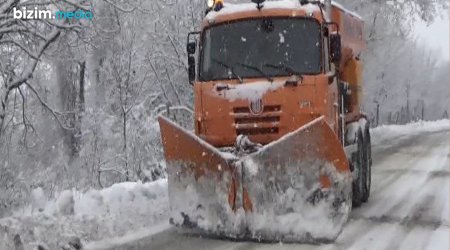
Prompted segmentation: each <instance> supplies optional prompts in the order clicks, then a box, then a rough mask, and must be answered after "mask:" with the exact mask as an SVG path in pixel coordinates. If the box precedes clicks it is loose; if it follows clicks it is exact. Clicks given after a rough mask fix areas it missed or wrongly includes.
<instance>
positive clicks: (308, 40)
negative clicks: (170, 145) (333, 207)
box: [188, 0, 364, 147]
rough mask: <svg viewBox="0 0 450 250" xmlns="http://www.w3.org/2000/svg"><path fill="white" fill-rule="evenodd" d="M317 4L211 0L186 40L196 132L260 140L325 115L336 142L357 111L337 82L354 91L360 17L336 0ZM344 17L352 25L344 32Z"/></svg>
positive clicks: (218, 142)
mask: <svg viewBox="0 0 450 250" xmlns="http://www.w3.org/2000/svg"><path fill="white" fill-rule="evenodd" d="M322 7H326V6H321V4H317V3H309V2H308V1H289V0H285V1H276V2H264V3H262V2H261V3H259V4H254V3H248V4H238V5H232V4H226V3H223V2H222V1H215V3H214V5H213V6H211V9H209V11H208V13H207V15H206V17H205V18H204V21H203V24H202V27H201V31H200V32H197V33H191V35H190V36H189V41H188V53H189V68H190V69H189V72H190V81H191V83H192V84H193V85H194V91H195V95H194V96H195V97H196V98H195V131H196V134H197V135H198V136H200V137H201V138H202V139H204V140H205V141H207V142H208V143H210V144H212V145H214V146H216V147H227V146H231V145H233V144H234V143H235V141H236V138H237V137H238V136H239V135H245V136H248V137H249V138H250V140H251V141H253V142H256V143H260V144H263V145H264V144H268V143H270V142H273V141H276V140H278V139H279V138H281V137H282V136H284V135H286V134H287V133H290V132H293V131H295V130H296V129H297V128H299V127H301V126H303V125H305V124H307V123H308V122H311V121H312V120H314V119H317V118H318V117H321V116H325V118H326V121H327V123H328V124H329V126H330V127H331V128H332V129H333V130H334V132H335V133H336V135H339V137H340V138H341V140H342V138H343V135H344V133H345V131H344V130H345V123H347V122H349V121H350V120H352V119H351V118H350V114H353V115H354V116H355V117H354V118H353V120H354V119H357V118H358V117H357V116H358V115H359V114H360V111H359V107H356V106H358V105H359V104H358V101H359V100H357V99H356V98H354V99H351V98H345V103H343V100H344V98H341V95H342V93H341V92H342V89H341V83H342V82H347V83H349V84H348V85H347V86H350V88H353V90H354V91H353V92H352V91H351V90H350V89H349V90H348V91H347V92H348V93H354V94H356V95H357V94H358V89H359V87H358V86H359V85H360V84H361V67H360V62H359V54H360V53H361V50H362V49H363V47H364V43H363V41H362V21H361V20H360V19H359V18H358V17H357V16H355V15H354V14H352V13H350V12H348V11H344V10H343V8H341V7H340V6H338V5H335V4H331V5H330V6H329V7H328V8H329V10H328V11H325V10H324V9H323V8H322ZM324 12H326V13H329V14H328V17H327V16H326V15H325V14H324ZM344 22H345V23H346V25H347V26H349V25H350V26H351V27H350V28H346V29H345V30H342V28H341V27H343V26H344ZM341 24H342V25H341ZM347 26H346V27H347ZM193 35H197V36H193ZM350 61H353V62H350ZM347 65H350V66H351V68H346V66H347ZM344 78H345V79H344ZM351 101H353V102H354V103H351ZM355 102H356V103H355ZM343 113H345V119H341V118H344V116H342V115H341V114H343Z"/></svg>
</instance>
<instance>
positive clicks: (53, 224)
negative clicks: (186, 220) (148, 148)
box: [0, 180, 168, 249]
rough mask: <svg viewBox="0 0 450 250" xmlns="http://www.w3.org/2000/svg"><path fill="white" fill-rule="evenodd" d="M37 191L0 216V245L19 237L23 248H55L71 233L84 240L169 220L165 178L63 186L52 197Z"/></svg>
mask: <svg viewBox="0 0 450 250" xmlns="http://www.w3.org/2000/svg"><path fill="white" fill-rule="evenodd" d="M41 191H42V190H36V191H35V192H34V193H36V194H35V195H33V196H32V202H31V204H30V206H29V207H27V208H25V209H23V210H21V211H17V212H16V213H15V214H14V216H13V217H9V218H4V219H0V249H14V248H15V244H17V239H18V238H20V241H21V242H22V243H23V245H24V247H25V249H35V248H36V247H37V246H38V245H41V246H42V247H44V249H60V248H61V247H63V246H64V245H65V244H67V242H69V241H73V239H74V238H75V239H78V240H81V242H83V243H85V244H86V243H87V242H90V241H96V240H100V239H104V238H115V237H120V236H124V235H126V233H127V232H130V231H145V230H146V228H152V227H154V226H155V225H158V226H160V225H161V224H164V223H165V224H167V220H168V219H167V218H168V215H167V214H166V213H167V208H168V196H167V180H160V181H156V182H153V183H146V184H143V183H121V184H116V185H114V186H112V187H110V188H106V189H103V190H91V191H88V192H86V193H81V192H78V191H76V190H71V191H64V192H62V193H61V194H60V195H58V196H57V198H56V199H55V200H51V201H43V200H38V201H37V200H36V199H37V198H39V197H41V199H45V198H43V197H44V196H43V195H41V194H42V193H41ZM44 202H45V206H43V205H42V204H43V203H44ZM36 204H38V206H36ZM43 207H44V208H43ZM36 208H39V210H37V209H36ZM17 235H18V236H19V237H18V236H17ZM14 239H15V240H14ZM15 241H16V243H14V242H15ZM68 249H71V248H68Z"/></svg>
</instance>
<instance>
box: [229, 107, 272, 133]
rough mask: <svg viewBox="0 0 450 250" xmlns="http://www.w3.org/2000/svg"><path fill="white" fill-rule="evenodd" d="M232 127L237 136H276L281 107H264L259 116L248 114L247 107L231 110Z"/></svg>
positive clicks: (248, 109)
mask: <svg viewBox="0 0 450 250" xmlns="http://www.w3.org/2000/svg"><path fill="white" fill-rule="evenodd" d="M232 115H233V117H234V127H235V129H236V134H237V135H264V134H278V132H279V130H280V128H279V125H280V116H281V106H280V105H273V106H264V110H263V112H262V113H261V114H259V115H254V114H252V113H251V112H250V108H249V107H235V108H233V113H232Z"/></svg>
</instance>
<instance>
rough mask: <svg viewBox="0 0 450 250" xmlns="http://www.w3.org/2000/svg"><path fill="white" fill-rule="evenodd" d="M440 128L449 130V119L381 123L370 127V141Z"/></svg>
mask: <svg viewBox="0 0 450 250" xmlns="http://www.w3.org/2000/svg"><path fill="white" fill-rule="evenodd" d="M442 130H450V121H449V120H439V121H419V122H414V123H410V124H406V125H383V126H380V127H377V128H374V129H372V131H371V134H372V142H373V143H374V144H378V143H379V142H382V141H386V140H392V139H393V138H396V137H401V136H406V135H416V134H421V133H427V132H428V133H433V132H438V131H442Z"/></svg>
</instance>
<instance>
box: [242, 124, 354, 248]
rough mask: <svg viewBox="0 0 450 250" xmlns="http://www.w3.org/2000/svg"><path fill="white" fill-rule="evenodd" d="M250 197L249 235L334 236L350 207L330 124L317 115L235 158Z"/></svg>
mask: <svg viewBox="0 0 450 250" xmlns="http://www.w3.org/2000/svg"><path fill="white" fill-rule="evenodd" d="M238 164H239V165H241V167H242V183H243V190H245V191H246V193H245V196H248V199H249V200H250V201H251V203H252V209H251V211H247V212H249V213H247V216H246V220H247V222H246V223H247V227H248V231H249V232H251V237H252V238H256V239H264V240H275V241H279V240H282V241H301V242H308V241H313V242H317V241H321V242H322V241H324V242H327V241H333V240H335V239H336V238H337V236H338V235H339V234H340V232H341V231H342V229H343V226H344V225H345V223H346V222H347V220H348V215H349V212H350V210H351V176H350V170H349V166H348V161H347V158H346V155H345V152H344V150H343V147H342V146H341V145H340V143H339V140H338V138H337V137H336V135H335V134H334V133H333V131H332V129H331V128H330V127H329V126H328V124H327V123H326V122H325V120H324V118H319V119H317V120H315V121H313V122H311V123H309V124H307V125H305V126H304V127H302V128H300V129H298V130H297V131H295V132H293V133H291V134H288V135H286V136H285V137H283V138H281V139H280V140H278V141H276V142H274V143H272V144H269V145H267V146H265V147H264V148H263V149H262V150H260V151H258V152H256V153H254V154H251V155H248V156H247V157H245V158H243V159H241V160H240V161H239V162H238Z"/></svg>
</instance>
